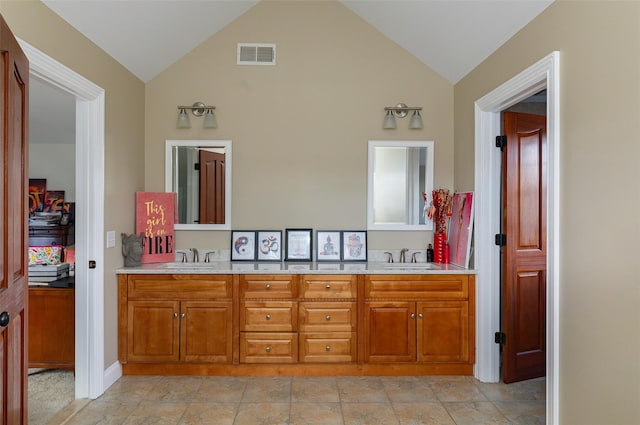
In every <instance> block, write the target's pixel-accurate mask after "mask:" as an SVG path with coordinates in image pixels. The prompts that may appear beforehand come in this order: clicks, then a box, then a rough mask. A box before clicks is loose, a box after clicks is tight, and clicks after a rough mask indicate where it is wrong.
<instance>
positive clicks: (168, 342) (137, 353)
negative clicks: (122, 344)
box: [127, 301, 180, 362]
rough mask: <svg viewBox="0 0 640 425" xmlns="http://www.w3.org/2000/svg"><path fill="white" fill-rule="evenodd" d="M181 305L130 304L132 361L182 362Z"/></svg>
mask: <svg viewBox="0 0 640 425" xmlns="http://www.w3.org/2000/svg"><path fill="white" fill-rule="evenodd" d="M179 311H180V303H179V302H178V301H129V306H128V311H127V315H128V323H129V326H128V329H127V342H128V344H127V345H128V347H129V348H128V358H129V361H132V362H136V361H137V362H174V361H178V360H179V355H180V348H179V344H180V338H179V337H178V332H179V322H180V321H179V318H178V316H179V315H178V312H179Z"/></svg>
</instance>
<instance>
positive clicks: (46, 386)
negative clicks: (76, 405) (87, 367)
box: [28, 369, 75, 425]
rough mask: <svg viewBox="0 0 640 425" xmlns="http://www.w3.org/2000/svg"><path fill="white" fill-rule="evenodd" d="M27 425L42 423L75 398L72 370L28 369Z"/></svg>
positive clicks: (42, 424)
mask: <svg viewBox="0 0 640 425" xmlns="http://www.w3.org/2000/svg"><path fill="white" fill-rule="evenodd" d="M28 385H29V387H28V390H29V407H28V408H29V425H44V424H46V423H47V422H48V421H49V420H50V419H51V418H53V417H54V416H55V415H56V413H58V412H59V411H60V410H62V409H63V408H65V407H66V406H68V405H69V404H71V402H72V401H74V399H75V380H74V376H73V371H70V370H62V369H29V384H28Z"/></svg>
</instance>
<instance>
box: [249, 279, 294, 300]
mask: <svg viewBox="0 0 640 425" xmlns="http://www.w3.org/2000/svg"><path fill="white" fill-rule="evenodd" d="M296 282H297V276H294V275H264V276H260V275H241V276H240V297H241V298H267V299H268V298H295V297H296V296H297V293H296Z"/></svg>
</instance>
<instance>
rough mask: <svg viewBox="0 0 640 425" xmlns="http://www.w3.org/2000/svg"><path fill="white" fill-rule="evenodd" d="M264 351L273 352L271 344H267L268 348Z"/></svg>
mask: <svg viewBox="0 0 640 425" xmlns="http://www.w3.org/2000/svg"><path fill="white" fill-rule="evenodd" d="M264 351H266V352H267V353H270V352H271V346H269V345H267V348H265V349H264Z"/></svg>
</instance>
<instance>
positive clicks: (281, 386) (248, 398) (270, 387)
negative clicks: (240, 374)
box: [242, 377, 291, 403]
mask: <svg viewBox="0 0 640 425" xmlns="http://www.w3.org/2000/svg"><path fill="white" fill-rule="evenodd" d="M242 401H243V402H245V403H249V402H252V403H268V402H271V403H289V402H290V401H291V378H282V377H278V378H272V377H268V378H253V379H252V380H250V381H249V382H248V383H247V387H246V389H245V391H244V395H243V397H242Z"/></svg>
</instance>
